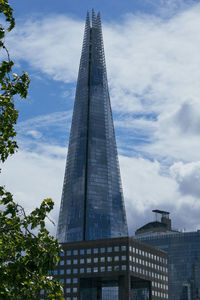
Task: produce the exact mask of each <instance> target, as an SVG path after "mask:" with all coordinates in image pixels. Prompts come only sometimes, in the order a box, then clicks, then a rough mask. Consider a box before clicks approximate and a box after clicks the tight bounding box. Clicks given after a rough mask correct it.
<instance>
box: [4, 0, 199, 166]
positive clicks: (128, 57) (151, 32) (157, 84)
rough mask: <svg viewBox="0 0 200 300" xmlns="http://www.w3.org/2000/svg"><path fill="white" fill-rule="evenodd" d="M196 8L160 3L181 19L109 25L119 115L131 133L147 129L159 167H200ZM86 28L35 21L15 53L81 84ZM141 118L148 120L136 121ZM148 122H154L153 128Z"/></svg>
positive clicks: (60, 19)
mask: <svg viewBox="0 0 200 300" xmlns="http://www.w3.org/2000/svg"><path fill="white" fill-rule="evenodd" d="M159 3H160V2H159ZM192 3H193V1H187V3H185V2H184V1H179V2H178V3H176V5H175V6H176V7H179V8H181V7H184V9H179V11H178V10H177V9H175V8H174V7H173V5H172V4H173V3H172V1H167V2H165V5H164V4H162V3H160V4H159V5H158V7H168V8H170V9H172V10H173V11H176V13H175V14H174V15H173V16H172V17H171V18H168V19H165V18H164V19H163V18H159V17H158V16H157V17H155V16H153V15H134V14H129V15H127V16H126V17H125V18H124V21H123V22H122V23H120V24H118V23H114V22H110V23H103V33H104V42H105V50H106V51H105V52H106V61H107V69H108V75H109V83H110V90H111V101H112V106H113V109H114V111H116V112H118V113H123V114H124V118H125V119H126V123H125V122H124V130H125V131H126V128H127V127H129V128H132V130H135V126H136V127H138V125H141V128H142V130H143V136H146V138H147V140H148V143H146V144H145V145H142V147H141V151H142V152H143V153H146V154H147V155H150V156H151V157H154V158H155V157H156V158H157V159H159V160H161V159H165V158H166V156H168V160H169V161H171V162H172V161H173V160H177V159H180V158H181V159H183V160H186V161H187V160H188V159H189V160H190V159H191V157H192V156H193V155H194V157H195V159H200V155H199V153H200V151H199V149H200V142H199V141H198V140H199V139H198V140H197V137H194V130H196V133H195V135H196V136H197V135H198V132H199V130H198V128H199V122H198V121H196V123H195V122H194V119H195V120H197V117H198V115H199V114H197V112H199V111H200V101H199V95H200V85H199V81H200V68H199V65H200V56H199V49H200V35H199V30H198V28H199V27H200V4H196V5H194V4H193V5H191V4H192ZM185 4H186V5H185ZM83 28H84V23H83V21H81V20H75V19H72V18H71V17H68V16H64V15H52V16H49V17H46V18H40V19H39V20H38V19H31V20H29V21H26V22H25V23H24V24H23V26H21V27H18V28H17V29H16V31H15V33H13V35H11V36H10V38H9V43H10V46H9V48H10V49H13V50H12V53H11V54H13V55H14V56H15V57H16V58H18V59H19V60H20V59H21V60H26V61H27V62H28V63H29V64H30V65H31V66H32V67H34V68H35V69H37V70H40V71H42V72H43V73H46V74H47V75H49V76H51V77H52V78H54V79H56V80H62V81H65V82H74V81H75V80H76V78H77V73H78V63H79V60H80V52H81V44H82V37H83ZM126 114H129V115H131V117H128V118H127V117H126V116H125V115H126ZM135 114H140V115H141V116H140V117H138V118H137V120H134V121H133V115H135ZM149 114H152V115H154V118H153V119H150V120H149V117H148V116H149ZM129 120H131V121H130V122H129ZM117 121H118V124H119V122H120V127H121V128H122V127H123V122H122V121H121V120H117ZM186 126H187V129H186V131H185V127H186ZM181 128H182V131H181ZM166 132H167V134H166ZM186 133H187V136H185V134H186ZM149 141H151V143H149ZM188 145H192V146H193V149H194V152H195V153H194V154H193V150H191V148H189V147H188ZM133 147H134V145H133ZM195 149H197V150H195Z"/></svg>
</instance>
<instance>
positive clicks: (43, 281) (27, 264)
mask: <svg viewBox="0 0 200 300" xmlns="http://www.w3.org/2000/svg"><path fill="white" fill-rule="evenodd" d="M0 204H1V205H3V206H4V209H3V210H1V211H0V274H1V275H0V282H1V285H0V299H24V300H25V299H37V298H38V293H39V291H40V290H42V289H43V290H46V297H47V299H61V297H62V288H61V286H60V281H59V280H55V279H54V280H53V278H52V276H51V271H53V270H54V269H55V266H56V263H57V262H58V260H59V259H58V253H59V251H60V246H59V244H58V242H57V241H56V240H55V239H54V238H53V237H51V236H49V232H48V231H47V230H46V228H45V222H44V220H45V218H46V217H47V214H48V213H49V212H50V211H51V210H52V208H53V202H52V200H51V199H45V200H44V201H43V202H42V203H41V205H40V207H39V208H36V209H35V210H33V211H32V212H31V213H30V214H29V215H27V214H26V213H25V211H24V209H23V207H22V206H20V205H19V204H16V203H15V202H14V201H13V198H12V195H11V194H10V193H9V192H6V191H5V190H4V188H2V187H1V188H0ZM1 297H2V298H1Z"/></svg>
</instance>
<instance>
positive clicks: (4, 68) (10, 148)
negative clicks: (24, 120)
mask: <svg viewBox="0 0 200 300" xmlns="http://www.w3.org/2000/svg"><path fill="white" fill-rule="evenodd" d="M12 11H13V10H12V8H11V7H10V5H9V4H8V2H7V0H0V13H3V14H4V16H5V17H6V21H7V22H8V23H9V27H8V28H7V30H8V31H11V30H12V29H13V28H14V26H15V19H14V17H13V14H12ZM5 33H6V30H5V29H4V28H3V26H2V25H0V50H3V51H4V52H5V54H6V55H7V61H5V60H4V61H2V62H1V64H0V88H1V91H0V160H1V161H2V162H4V161H5V160H6V158H7V157H8V156H9V155H10V154H13V153H14V152H15V150H16V149H17V143H16V141H14V137H15V136H16V131H15V128H14V125H15V124H16V122H17V118H18V111H17V110H16V109H15V106H14V99H13V97H14V96H15V95H19V96H20V97H21V98H26V96H27V90H28V86H29V83H30V79H29V77H28V74H27V73H25V72H23V73H22V75H21V76H19V75H17V74H12V75H11V72H12V68H13V66H14V62H13V61H12V60H10V56H9V52H8V50H7V48H6V46H5V44H4V38H5Z"/></svg>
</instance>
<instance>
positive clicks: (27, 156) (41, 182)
mask: <svg viewBox="0 0 200 300" xmlns="http://www.w3.org/2000/svg"><path fill="white" fill-rule="evenodd" d="M43 147H44V145H43ZM61 150H62V151H61ZM62 152H66V149H65V148H63V149H61V147H59V148H58V147H57V146H55V147H54V146H51V147H50V146H46V147H45V150H44V149H43V152H42V153H37V152H27V151H19V152H18V153H17V154H15V155H14V156H12V157H10V158H9V159H8V160H7V161H6V163H5V164H4V165H3V166H2V174H1V184H2V185H5V187H6V189H7V190H8V191H10V192H11V193H12V194H13V195H14V200H15V201H16V202H18V203H19V204H21V205H23V206H24V207H25V209H26V211H27V212H30V211H32V210H33V209H34V208H35V207H36V206H37V207H38V206H39V205H40V203H41V202H42V200H44V199H45V198H52V199H53V201H54V203H55V206H54V209H53V211H52V212H51V214H50V217H51V219H52V220H53V221H54V222H55V223H56V224H57V219H58V212H59V206H60V199H61V192H62V183H63V177H64V175H63V174H64V168H65V157H64V156H63V153H62ZM65 156H66V154H65ZM48 229H49V230H50V231H51V233H53V234H55V230H56V228H55V227H54V226H53V225H52V224H51V223H50V224H48Z"/></svg>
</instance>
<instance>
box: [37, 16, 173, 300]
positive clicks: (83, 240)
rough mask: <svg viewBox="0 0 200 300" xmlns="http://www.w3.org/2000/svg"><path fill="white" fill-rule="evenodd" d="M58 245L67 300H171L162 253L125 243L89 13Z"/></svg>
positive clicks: (99, 47) (98, 38)
mask: <svg viewBox="0 0 200 300" xmlns="http://www.w3.org/2000/svg"><path fill="white" fill-rule="evenodd" d="M57 237H58V240H59V242H60V244H61V247H62V252H61V253H60V261H59V263H58V265H57V267H56V269H55V270H54V272H53V276H55V277H57V278H60V280H61V282H62V283H63V292H64V298H65V299H66V300H137V299H140V300H165V299H168V268H167V253H166V252H165V251H162V250H160V249H155V248H154V247H151V246H149V245H145V244H143V243H141V242H139V241H137V240H134V239H132V238H129V237H128V229H127V221H126V214H125V207H124V199H123V193H122V187H121V179H120V172H119V163H118V155H117V147H116V141H115V134H114V126H113V119H112V112H111V106H110V97H109V91H108V82H107V74H106V65H105V57H104V49H103V38H102V31H101V20H100V15H99V14H98V15H97V16H95V14H94V12H93V13H92V21H90V17H89V14H87V19H86V26H85V34H84V41H83V49H82V55H81V61H80V68H79V75H78V82H77V89H76V97H75V104H74V113H73V118H72V126H71V134H70V141H69V147H68V157H67V163H66V170H65V177H64V185H63V192H62V200H61V207H60V215H59V222H58V230H57ZM44 296H45V295H43V294H41V295H40V299H41V300H44Z"/></svg>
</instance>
